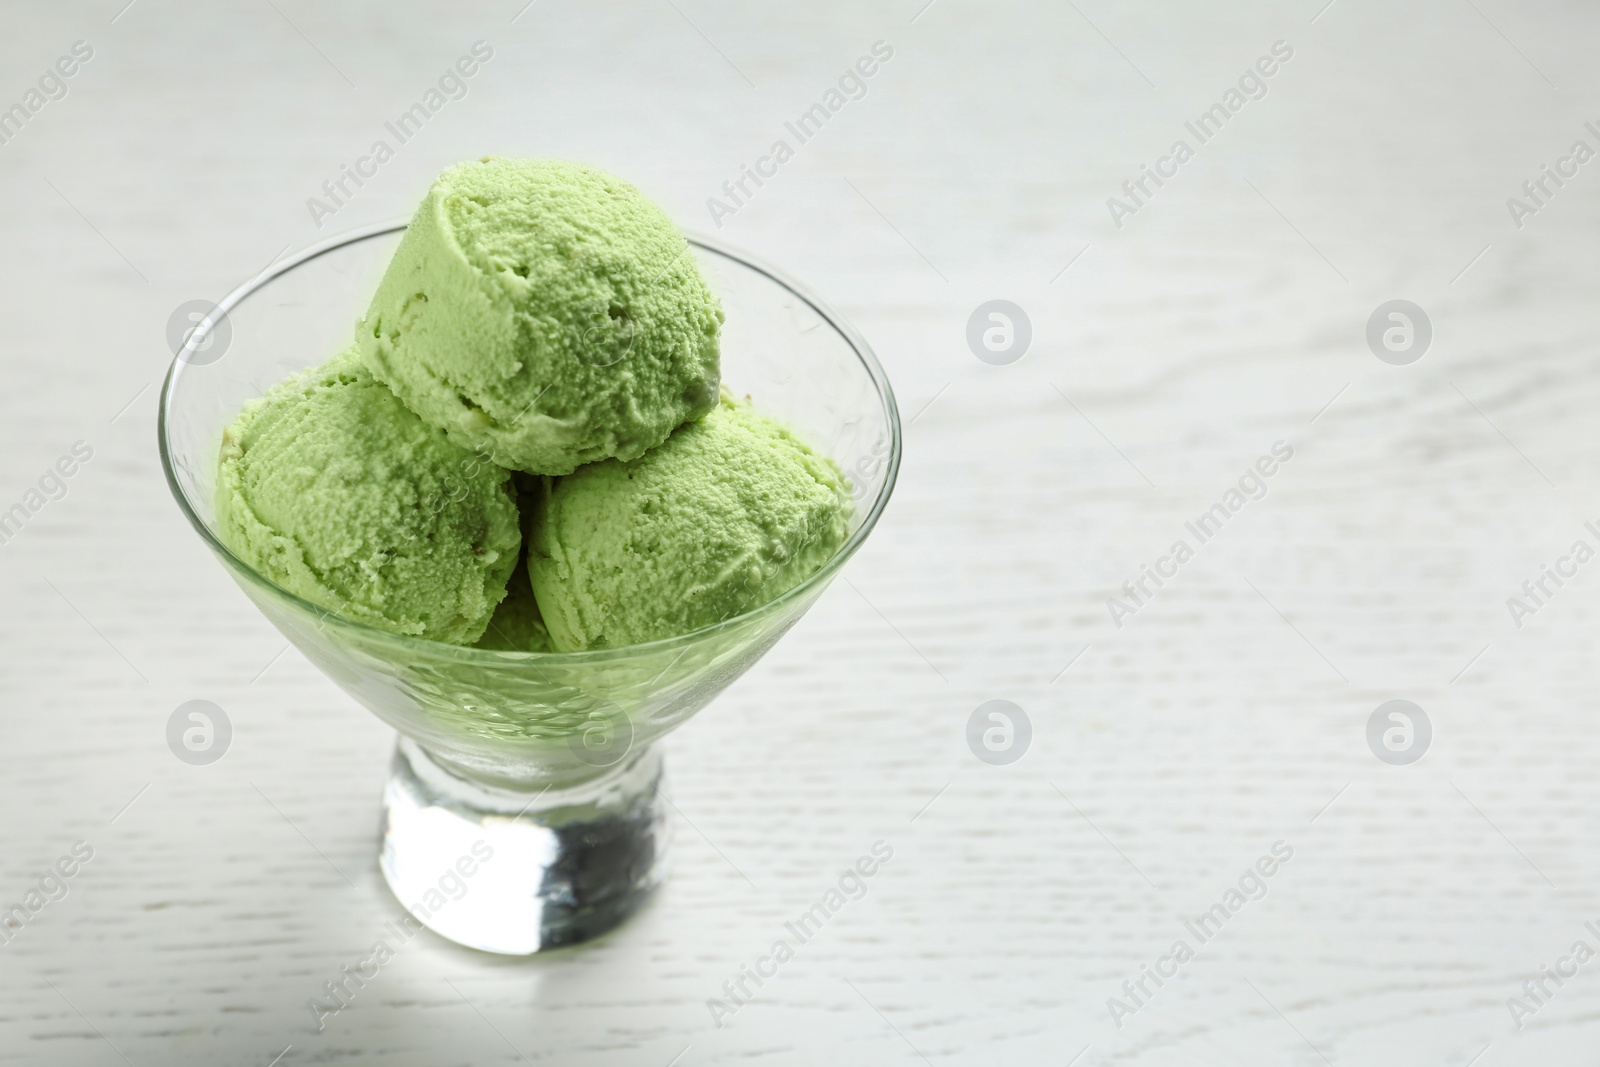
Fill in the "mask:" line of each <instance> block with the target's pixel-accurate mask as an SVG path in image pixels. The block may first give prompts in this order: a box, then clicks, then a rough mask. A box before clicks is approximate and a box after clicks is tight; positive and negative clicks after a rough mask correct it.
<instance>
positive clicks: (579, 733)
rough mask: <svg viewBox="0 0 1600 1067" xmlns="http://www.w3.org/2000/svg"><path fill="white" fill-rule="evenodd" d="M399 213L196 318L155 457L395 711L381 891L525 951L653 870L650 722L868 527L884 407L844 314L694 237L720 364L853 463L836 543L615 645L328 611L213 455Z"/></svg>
mask: <svg viewBox="0 0 1600 1067" xmlns="http://www.w3.org/2000/svg"><path fill="white" fill-rule="evenodd" d="M404 229H405V226H404V224H403V223H400V224H397V223H387V224H384V225H381V226H373V227H368V228H366V229H363V230H359V231H356V232H353V233H350V234H346V235H344V236H342V237H336V238H333V239H330V240H328V241H325V242H323V243H321V244H319V245H316V246H313V247H311V248H308V249H306V250H305V251H303V252H300V253H297V254H294V255H291V256H289V257H287V258H286V259H284V260H282V261H280V262H278V263H276V264H274V265H273V266H272V267H269V268H268V269H267V270H266V271H264V272H263V273H262V274H261V275H259V276H257V277H256V278H253V279H251V280H250V281H249V282H246V283H245V284H244V285H241V286H240V287H238V288H237V289H235V290H234V291H233V292H232V293H230V294H228V296H227V297H225V298H224V299H223V300H222V301H221V303H219V304H218V305H217V307H216V308H215V309H214V310H213V311H212V312H210V313H209V314H208V315H207V316H206V317H205V318H204V319H202V320H201V322H200V323H199V324H198V325H197V327H196V328H195V330H194V331H192V333H191V334H190V335H189V337H188V338H187V339H186V340H185V342H184V344H183V346H182V347H181V348H180V350H179V352H178V354H177V358H176V359H175V360H174V361H173V364H172V368H171V370H170V371H169V372H168V374H167V378H166V383H165V385H164V386H163V389H162V397H161V407H160V423H159V426H158V436H159V442H160V447H161V458H162V464H163V467H164V469H165V471H166V475H167V482H168V485H169V486H170V487H171V489H172V492H173V496H174V497H175V498H176V499H177V501H178V505H179V507H180V508H181V509H182V510H183V512H184V514H185V515H186V516H187V517H188V519H189V521H190V523H191V524H192V525H193V526H194V528H195V531H196V532H197V533H198V534H199V536H200V538H201V540H202V541H204V542H205V543H206V545H207V546H208V547H209V548H210V549H211V550H212V552H213V553H214V554H215V555H216V556H217V558H218V559H219V560H220V561H221V562H222V564H223V565H224V567H226V569H227V570H228V572H229V573H230V574H231V575H232V576H233V578H234V580H235V581H236V582H237V583H238V584H239V587H240V588H241V589H242V590H243V591H244V592H245V594H246V595H247V596H248V597H249V598H250V599H251V601H253V602H254V603H255V605H256V606H257V607H258V608H259V609H260V610H261V612H262V613H263V614H264V615H266V616H267V618H268V619H269V620H270V621H271V622H272V623H273V625H274V626H276V627H277V628H278V629H279V630H280V631H282V633H283V634H284V636H285V637H287V638H288V639H289V640H290V641H291V642H292V643H293V644H294V645H295V647H297V648H298V649H300V651H301V652H303V653H304V654H305V655H306V657H307V658H308V659H309V660H311V662H313V663H314V664H316V665H317V666H318V667H319V668H320V669H322V670H323V671H324V672H325V673H326V674H327V675H328V677H330V678H331V679H332V680H333V681H334V682H335V683H337V684H338V685H339V686H340V687H341V688H342V689H344V691H345V692H346V693H348V694H349V695H350V696H351V697H353V698H354V699H355V700H356V701H357V702H358V703H360V704H361V705H363V706H364V707H366V708H367V709H368V710H370V711H371V712H372V713H373V714H375V715H377V716H378V717H379V718H380V719H382V720H383V721H384V722H386V723H388V724H389V725H391V726H393V727H394V728H395V730H396V731H398V733H399V735H400V739H399V743H398V747H397V748H396V751H395V758H394V766H393V769H392V772H391V775H390V778H389V781H388V783H387V785H386V786H385V789H384V796H383V820H382V826H383V837H382V842H381V846H380V867H381V870H382V872H383V876H384V879H385V880H386V881H387V883H388V885H389V887H390V888H391V889H392V890H393V892H394V894H395V897H396V898H397V899H398V900H399V901H400V903H401V904H402V905H403V906H405V907H406V908H407V910H408V911H410V912H411V914H412V915H413V916H415V917H416V918H417V919H418V920H419V921H421V922H422V923H423V924H424V925H427V926H428V927H429V928H431V929H433V930H435V931H436V932H438V933H439V934H441V935H442V936H444V937H446V938H449V939H450V940H452V941H456V942H459V943H460V944H463V945H469V946H471V947H474V948H479V949H484V950H487V951H491V952H501V953H512V954H526V953H533V952H541V951H544V950H547V949H552V948H557V947H560V946H562V945H569V944H574V943H577V942H581V941H584V940H587V939H589V938H592V937H596V936H598V935H600V934H602V933H604V932H606V931H607V930H609V929H611V928H613V927H615V926H616V925H617V924H619V923H621V922H622V921H623V920H625V919H626V918H627V917H628V916H629V915H631V914H633V913H634V912H636V911H637V910H638V908H639V907H640V906H641V905H642V904H643V903H644V901H645V900H647V899H648V898H649V896H650V893H651V891H652V890H653V889H654V888H655V887H656V886H657V885H659V884H660V882H661V879H662V877H663V874H664V872H665V861H666V852H667V840H668V836H667V825H668V820H667V818H666V814H665V812H664V811H663V808H664V807H666V801H665V799H664V797H663V796H662V793H661V774H662V759H661V755H660V746H659V744H658V742H659V741H660V739H661V738H662V737H663V736H664V735H665V734H667V733H668V732H669V731H671V730H672V729H674V728H675V727H677V726H679V725H680V724H682V723H683V722H684V721H685V720H686V719H688V718H689V716H691V715H693V714H695V713H696V712H698V711H699V710H700V709H701V708H703V707H705V706H706V704H708V703H709V702H710V701H711V700H712V699H713V698H714V697H715V696H716V695H717V694H718V693H720V692H722V690H723V689H725V688H727V687H728V686H729V685H730V684H732V683H733V682H734V681H735V680H736V679H737V678H739V676H740V675H742V674H743V673H744V672H745V671H746V670H748V669H749V668H750V667H751V666H752V665H753V664H754V663H755V662H756V661H757V660H758V659H760V658H761V656H762V655H764V654H765V653H766V652H767V650H768V649H770V648H771V647H772V646H773V644H774V643H775V642H777V640H778V639H779V638H780V637H782V636H783V634H784V633H785V632H786V631H787V630H788V629H789V627H791V626H793V625H794V624H795V622H797V621H798V620H799V618H800V617H801V616H802V615H803V614H804V613H805V612H806V610H807V609H808V608H809V607H810V606H811V605H812V604H814V603H815V602H816V600H817V598H818V597H819V596H821V594H822V592H823V590H825V589H826V588H827V586H828V583H829V582H830V581H831V580H832V579H833V577H834V576H835V575H836V574H837V573H838V572H839V569H840V568H841V567H842V566H843V565H844V563H845V561H846V560H847V559H849V558H850V556H851V555H853V554H854V553H855V551H856V550H857V549H858V548H860V546H861V545H862V543H863V542H864V541H865V540H866V538H867V535H868V534H869V533H870V532H871V530H872V528H873V525H874V524H875V523H876V522H877V520H878V516H879V515H881V514H882V512H883V509H884V507H885V506H886V505H887V503H888V500H889V495H890V492H891V491H892V490H893V487H894V480H895V474H896V472H897V470H898V468H899V463H900V422H899V415H898V413H897V412H896V409H895V404H894V396H893V394H892V392H891V391H890V388H889V383H888V381H887V379H886V378H885V377H884V374H883V370H882V368H881V367H879V365H878V363H877V360H876V359H875V358H874V357H873V355H872V352H871V350H870V349H869V348H868V347H867V345H866V342H865V341H863V340H862V339H861V337H860V336H859V335H858V334H857V333H856V332H855V331H854V330H853V329H852V328H851V327H850V326H849V325H848V324H847V323H846V322H845V321H844V320H843V319H842V318H840V317H839V316H838V315H837V314H835V313H834V312H832V311H831V310H829V309H828V308H827V307H826V305H824V304H823V303H822V302H821V301H820V300H818V299H817V298H816V297H815V296H813V295H811V294H810V293H809V292H807V291H806V290H805V289H804V288H803V287H801V286H800V285H798V284H797V283H795V282H793V281H790V280H788V279H785V278H784V277H783V276H782V275H781V274H779V273H778V272H777V271H775V270H773V269H771V268H769V267H766V266H763V265H761V264H760V263H758V262H757V261H755V260H753V259H751V258H750V257H749V256H746V255H744V254H742V253H736V252H734V251H732V250H731V249H728V248H726V247H724V246H722V245H720V244H718V243H717V242H715V241H713V240H710V239H708V238H701V237H694V238H691V239H690V240H689V243H688V246H687V247H686V248H685V254H689V253H691V252H692V254H693V255H694V257H695V258H696V260H697V261H698V263H699V266H700V269H701V270H702V271H703V272H704V274H705V276H706V279H707V281H708V282H709V283H710V284H711V287H712V289H713V290H715V291H716V292H717V293H718V295H719V296H720V297H721V299H722V302H723V307H724V310H725V312H726V315H727V322H726V324H725V326H724V329H723V338H722V376H723V380H724V381H725V382H726V383H727V384H728V385H729V386H730V387H731V388H732V389H733V390H734V391H735V392H737V393H741V394H748V395H750V396H751V397H752V398H753V399H754V402H755V403H756V405H757V406H758V408H759V409H760V410H762V411H764V412H766V413H769V414H771V415H774V416H776V417H778V418H780V419H782V420H784V421H785V422H787V423H788V424H790V425H791V426H793V427H795V429H796V430H798V431H799V432H800V433H801V434H803V435H804V436H805V437H806V438H807V439H808V440H809V441H810V442H811V443H812V444H813V445H815V446H816V447H817V448H819V449H821V450H822V451H823V452H824V453H825V454H827V455H829V456H831V457H832V458H833V459H834V460H835V461H836V462H837V463H838V464H839V466H840V467H841V468H842V469H843V470H844V472H845V474H846V475H847V476H848V477H849V479H850V481H851V486H852V491H853V493H854V495H855V501H856V511H855V514H854V516H853V518H852V520H851V532H850V536H849V538H848V540H847V541H846V542H845V544H844V546H843V547H842V548H841V549H840V550H839V552H838V553H837V554H836V555H835V556H834V557H833V559H831V560H830V561H829V562H828V563H827V564H826V565H824V566H823V567H822V568H821V569H820V570H819V571H817V572H816V573H815V574H813V575H812V576H811V577H809V578H807V579H806V580H805V581H804V582H802V583H800V584H799V585H797V586H795V587H794V588H793V589H790V590H789V591H787V592H785V593H783V594H782V595H781V596H778V597H777V598H775V599H773V600H772V601H769V602H768V603H766V604H763V605H761V606H760V607H757V608H755V609H754V610H752V611H750V612H747V613H745V614H743V615H740V616H737V617H735V618H731V619H727V620H724V621H723V622H719V623H717V624H715V625H713V626H708V627H705V628H704V629H701V630H696V631H694V632H693V633H689V634H683V635H680V636H678V637H672V638H667V639H664V640H660V641H653V642H650V643H648V644H641V645H630V646H628V647H625V648H616V649H599V650H595V651H590V652H570V653H537V652H502V651H494V650H489V649H479V648H469V647H463V646H459V645H448V644H442V643H439V642H435V641H428V640H423V639H421V638H414V637H405V636H400V635H396V634H393V633H389V632H387V631H384V630H379V629H376V628H374V627H371V626H366V625H364V624H361V623H357V622H352V621H349V620H347V619H343V618H340V617H339V616H337V615H334V614H332V613H331V612H329V611H328V610H327V609H326V608H323V607H320V606H318V605H315V604H312V603H310V602H308V601H305V600H302V599H300V598H299V597H297V596H295V595H293V594H291V593H288V592H286V591H285V590H283V589H281V588H279V587H278V586H276V585H274V584H272V583H271V582H270V581H268V580H267V579H266V578H264V577H262V576H261V575H259V574H257V573H256V572H255V571H254V570H253V569H252V568H251V567H250V566H249V565H248V564H246V563H245V562H244V561H242V560H241V559H239V558H238V557H237V556H235V555H234V554H233V553H232V552H231V551H230V550H229V549H228V547H227V546H226V545H225V544H224V543H223V542H222V540H221V538H220V537H218V535H217V530H216V521H215V520H216V517H215V510H214V506H213V505H214V500H215V491H216V464H217V457H218V451H219V448H220V443H221V438H222V431H223V429H224V427H226V426H227V425H228V424H229V423H230V422H231V421H232V420H233V418H234V416H235V415H237V414H238V411H239V408H240V407H241V406H242V405H243V404H244V403H245V402H246V401H248V400H251V399H253V398H255V397H257V396H260V395H261V394H262V393H264V392H266V390H268V389H269V388H271V387H272V386H273V385H275V384H277V383H278V382H280V381H282V380H283V379H285V378H287V377H288V376H289V375H291V374H293V373H296V372H298V371H300V370H303V369H304V368H306V367H307V366H311V365H313V364H316V363H320V362H322V361H323V360H325V359H327V358H328V357H330V356H332V355H333V354H334V353H336V352H338V351H340V350H341V349H343V348H344V347H346V346H347V344H348V343H349V340H350V336H351V330H352V324H353V322H354V321H355V319H356V318H357V317H358V316H359V314H360V313H361V312H362V311H363V310H364V309H365V307H366V306H367V302H368V300H369V299H370V297H371V295H372V292H373V290H374V289H375V288H376V286H377V282H378V278H379V277H380V276H381V274H382V272H383V268H384V266H385V265H386V264H387V263H388V260H389V257H390V255H391V254H392V252H393V251H394V246H395V245H396V244H397V243H398V240H399V235H400V233H401V232H402V231H403V230H404ZM306 740H307V743H313V742H314V738H310V737H308V738H307V739H306Z"/></svg>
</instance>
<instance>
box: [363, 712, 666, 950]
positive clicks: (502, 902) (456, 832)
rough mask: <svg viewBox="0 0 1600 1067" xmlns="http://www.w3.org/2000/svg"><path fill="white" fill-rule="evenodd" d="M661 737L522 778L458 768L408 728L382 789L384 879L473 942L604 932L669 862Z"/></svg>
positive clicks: (427, 921) (458, 938)
mask: <svg viewBox="0 0 1600 1067" xmlns="http://www.w3.org/2000/svg"><path fill="white" fill-rule="evenodd" d="M659 749H660V746H658V745H651V746H649V747H647V748H644V749H640V750H637V751H634V752H631V753H629V754H628V755H627V756H625V757H624V758H622V759H620V760H619V761H618V762H617V763H616V764H615V765H614V766H611V767H606V768H602V769H599V770H598V771H597V773H596V776H595V777H593V778H591V779H588V780H586V781H582V782H579V783H576V784H571V785H565V786H562V787H561V788H553V787H551V786H548V785H547V786H543V787H541V788H539V789H537V790H518V789H506V788H501V787H495V786H486V785H483V784H480V783H477V782H474V781H472V780H471V779H469V778H463V777H461V776H459V775H457V774H455V773H452V772H451V771H450V769H449V768H447V767H445V766H443V765H441V764H440V763H439V762H438V761H437V760H435V759H433V758H432V757H430V756H429V755H428V754H427V752H425V751H424V750H423V749H422V747H421V746H420V745H418V744H417V743H416V742H415V741H412V740H410V739H409V738H406V737H402V738H400V741H399V743H398V744H397V745H396V746H395V753H394V764H393V766H392V767H391V768H390V771H389V782H388V784H387V785H386V786H385V787H384V790H383V846H382V849H381V851H380V853H379V858H378V865H379V868H380V869H381V870H382V871H383V877H384V880H385V881H386V882H388V883H389V888H390V890H392V891H393V892H394V895H395V897H396V898H397V899H398V900H399V901H401V903H403V904H404V905H405V907H406V910H407V911H409V912H410V913H411V914H412V915H413V916H415V917H416V918H418V919H420V920H421V921H422V922H423V924H424V925H426V926H427V927H428V928H429V929H431V930H433V931H434V932H435V933H438V934H441V935H442V936H444V937H447V938H449V939H450V940H452V941H455V942H458V943H460V944H463V945H467V946H470V947H472V948H478V949H483V950H485V951H487V952H500V953H505V954H508V955H523V954H527V953H532V952H540V951H543V950H545V949H552V948H560V947H562V946H563V945H572V944H576V943H578V942H580V941H587V940H588V939H589V938H591V937H597V936H599V935H600V934H603V933H605V932H606V931H607V930H610V929H611V928H612V927H614V926H616V925H617V924H618V923H620V922H622V921H623V920H624V919H626V918H627V917H628V916H630V915H632V914H633V913H634V912H635V911H638V910H639V908H640V907H642V906H643V905H644V903H645V901H647V900H648V899H649V897H650V894H651V893H652V892H653V891H654V890H655V888H656V887H657V886H658V885H660V884H661V879H662V877H663V876H664V875H665V873H666V855H667V842H668V840H669V836H670V830H669V828H668V824H667V818H666V810H665V809H666V803H665V801H664V800H663V798H662V796H661V793H660V789H661V778H662V775H661V763H662V760H661V753H660V750H659Z"/></svg>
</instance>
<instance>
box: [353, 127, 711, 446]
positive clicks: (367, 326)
mask: <svg viewBox="0 0 1600 1067" xmlns="http://www.w3.org/2000/svg"><path fill="white" fill-rule="evenodd" d="M721 328H722V308H721V305H720V303H719V302H718V300H717V298H716V297H715V296H714V295H713V294H712V293H711V290H710V289H709V288H707V286H706V283H705V280H704V279H703V278H702V277H701V276H700V270H699V267H698V266H697V265H696V263H695V258H694V255H693V254H692V253H691V252H689V251H688V244H687V242H685V240H684V238H683V236H682V235H681V234H680V233H679V232H678V230H677V228H676V227H675V226H673V224H672V221H671V220H670V219H669V218H667V216H666V215H665V214H663V213H662V211H661V210H660V209H659V208H657V207H656V206H655V205H654V204H652V203H651V202H650V201H649V200H647V199H646V198H645V197H644V195H643V194H641V193H640V192H639V191H638V190H637V189H635V188H634V187H633V186H631V185H629V184H627V183H626V182H624V181H622V180H621V179H619V178H615V177H613V176H611V175H610V174H607V173H606V172H604V171H601V170H597V169H595V168H593V167H587V166H583V165H580V164H577V163H566V162H562V161H559V160H542V159H540V160H535V159H499V158H486V159H483V160H479V161H475V162H469V163H461V164H458V165H457V166H454V167H451V168H450V169H449V170H447V171H445V172H444V173H443V174H441V175H440V176H439V178H438V180H437V181H435V182H434V184H433V187H432V188H431V189H429V190H428V196H427V198H426V199H425V200H424V201H423V202H422V206H421V207H420V208H418V209H417V213H416V215H415V217H414V218H413V219H412V220H411V225H410V227H409V228H408V229H407V230H406V234H405V237H404V238H402V240H401V242H400V246H399V248H398V249H397V250H396V251H395V254H394V259H393V261H392V262H391V263H390V264H389V268H388V270H387V272H386V273H385V274H384V276H383V280H382V282H381V283H380V284H379V286H378V292H377V295H376V296H374V297H373V300H372V305H371V307H370V308H369V309H368V311H367V314H366V317H365V318H363V319H362V320H361V322H360V323H359V324H358V325H357V327H356V340H357V344H358V346H359V347H360V350H361V355H362V359H363V360H364V361H365V362H366V365H367V367H368V368H369V369H370V370H371V371H372V373H373V374H374V375H376V376H377V378H378V379H379V380H380V381H383V382H385V383H386V384H387V385H388V386H389V387H390V388H391V389H393V390H394V392H395V393H396V395H398V396H399V397H400V399H401V400H403V401H405V403H406V406H407V407H409V408H411V410H412V411H415V412H416V413H417V414H418V415H420V416H422V418H423V420H424V421H426V422H428V423H429V424H430V425H433V426H437V427H440V428H441V429H443V430H444V431H445V432H446V433H447V434H449V435H450V439H451V440H452V441H454V442H456V443H457V444H459V445H461V446H463V447H465V448H470V449H473V450H475V451H479V452H483V453H485V454H487V455H489V456H490V457H492V458H493V459H494V461H495V462H496V463H499V464H500V465H501V466H504V467H509V468H513V469H516V470H522V471H528V472H531V473H535V474H567V473H569V472H571V471H572V470H574V469H575V468H577V467H578V466H580V465H581V464H584V463H591V462H594V461H597V460H602V459H608V458H612V457H615V458H619V459H624V460H626V459H633V458H635V457H637V456H639V455H642V454H643V453H644V452H645V451H646V450H648V449H651V448H654V447H655V446H656V445H658V444H660V443H661V442H662V441H664V440H666V439H667V435H668V434H670V433H671V432H672V431H673V430H674V429H675V428H676V427H678V426H680V425H682V424H683V423H684V422H687V421H689V420H691V419H696V418H699V417H700V416H702V415H704V414H705V413H706V412H707V411H709V410H711V409H712V408H713V407H715V406H716V402H717V384H718V382H719V380H720V360H719V349H718V338H719V334H720V331H721Z"/></svg>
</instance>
